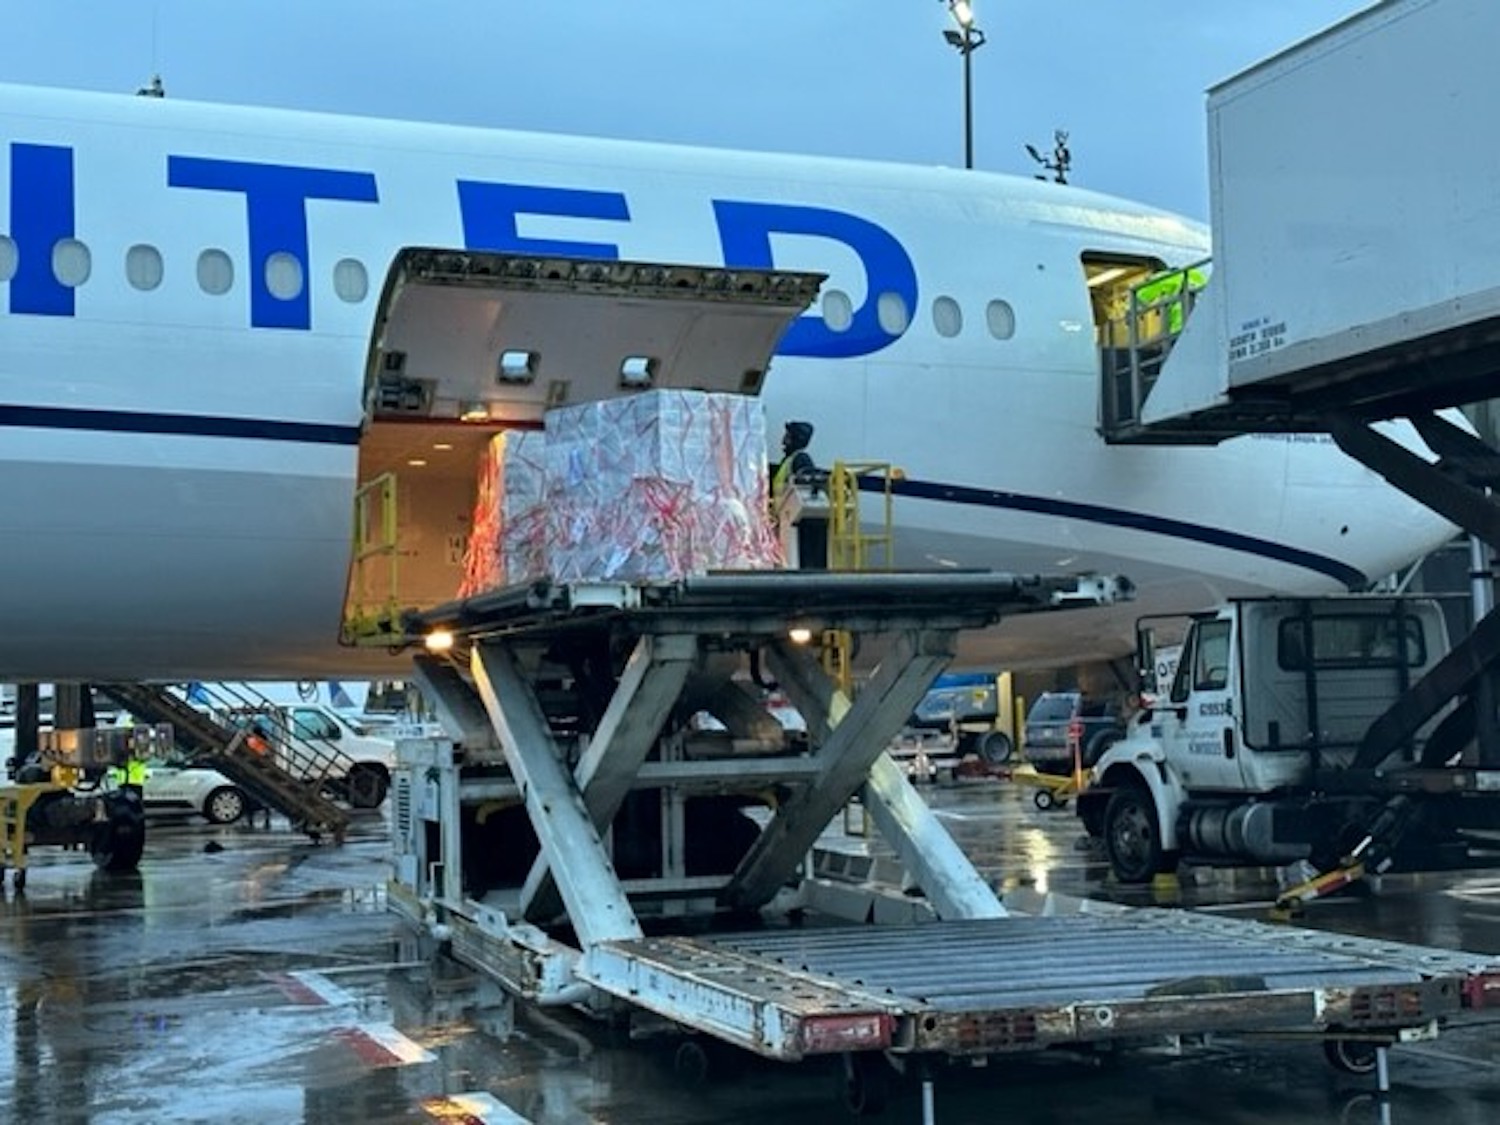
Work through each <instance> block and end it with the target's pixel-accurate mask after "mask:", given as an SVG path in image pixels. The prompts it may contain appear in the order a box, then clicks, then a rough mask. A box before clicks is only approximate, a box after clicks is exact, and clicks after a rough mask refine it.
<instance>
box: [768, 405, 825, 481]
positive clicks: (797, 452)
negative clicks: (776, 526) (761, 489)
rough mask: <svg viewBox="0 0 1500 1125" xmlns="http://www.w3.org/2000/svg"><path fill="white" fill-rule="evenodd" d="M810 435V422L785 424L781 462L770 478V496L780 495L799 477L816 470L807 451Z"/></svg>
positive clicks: (811, 434) (811, 433)
mask: <svg viewBox="0 0 1500 1125" xmlns="http://www.w3.org/2000/svg"><path fill="white" fill-rule="evenodd" d="M812 436H813V427H812V423H811V422H788V423H787V424H786V430H785V432H784V433H782V435H781V464H780V465H778V466H777V467H776V475H775V476H774V477H772V478H771V495H772V497H780V496H782V495H783V494H784V493H785V492H786V490H787V488H788V487H790V486H791V485H792V483H793V482H795V481H796V480H797V479H798V478H799V477H805V476H807V475H809V474H811V473H814V472H816V471H817V465H815V464H814V463H813V459H812V454H811V453H809V452H808V451H807V446H808V444H809V443H810V442H811V441H812Z"/></svg>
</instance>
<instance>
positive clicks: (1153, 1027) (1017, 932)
mask: <svg viewBox="0 0 1500 1125" xmlns="http://www.w3.org/2000/svg"><path fill="white" fill-rule="evenodd" d="M1117 591H1118V587H1117V585H1116V584H1115V583H1114V582H1113V581H1110V580H1103V579H1088V580H1083V581H1079V580H1076V579H1046V578H1036V577H1024V578H1022V577H1016V576H1012V575H998V574H988V573H985V574H977V573H975V574H963V573H960V574H942V575H933V574H899V573H897V574H829V573H823V574H810V573H806V572H803V573H786V572H781V573H765V574H719V575H709V576H707V577H704V578H693V579H686V580H682V581H678V582H657V583H643V584H609V583H593V584H572V585H561V584H556V583H552V582H548V581H542V582H537V583H532V584H528V585H526V586H520V587H511V588H507V589H504V590H500V591H496V592H493V593H490V594H485V595H480V596H477V597H474V598H470V599H467V600H466V601H462V602H455V603H450V604H448V605H446V606H440V607H438V608H436V609H434V610H430V611H426V612H423V613H420V614H412V615H409V616H408V619H407V620H406V623H405V625H406V630H407V633H408V635H410V636H414V637H415V636H420V635H422V634H424V633H428V632H432V631H444V632H447V633H450V634H451V635H452V638H453V641H454V648H453V649H452V650H451V651H450V653H449V654H448V656H446V657H444V658H438V657H434V656H423V657H418V658H417V664H418V669H419V678H420V679H421V680H422V682H423V684H424V688H425V690H426V692H427V694H428V696H429V697H430V698H432V699H434V700H435V701H436V703H437V707H438V710H439V713H440V714H441V715H442V717H443V718H444V722H445V725H446V726H447V728H448V729H449V730H450V731H452V732H455V733H457V732H462V737H461V738H458V739H456V740H450V739H424V740H412V741H408V742H405V743H403V744H402V745H401V746H400V748H399V756H400V758H401V761H402V767H401V768H400V769H399V770H398V775H397V778H396V784H395V787H394V790H393V797H394V805H393V807H394V818H395V831H394V835H395V837H396V844H395V848H396V857H395V877H394V879H393V881H392V884H391V887H390V901H391V903H392V904H393V906H394V907H395V909H397V910H398V911H400V912H402V913H403V914H405V915H406V916H408V917H409V918H410V919H411V920H413V921H414V922H416V923H418V924H419V925H420V926H421V927H423V929H424V930H425V932H427V933H428V934H430V935H432V936H433V937H435V938H437V939H438V940H439V941H441V942H443V943H445V944H446V946H447V947H448V949H449V950H450V951H451V952H452V953H453V954H454V955H455V956H456V957H457V958H458V959H459V960H461V961H463V962H465V963H467V964H468V965H470V966H471V967H474V968H476V969H478V970H480V971H481V972H483V973H484V974H485V975H487V976H488V977H490V978H492V979H493V980H495V981H497V982H499V983H500V984H501V985H502V986H503V987H504V988H505V989H506V990H507V991H509V992H510V993H512V994H514V995H516V996H518V997H521V998H523V999H525V1000H529V1001H532V1002H535V1003H539V1004H554V1005H557V1004H563V1005H573V1006H577V1007H580V1008H582V1009H584V1010H587V1011H591V1012H593V1013H595V1014H598V1015H601V1016H606V1017H610V1018H616V1019H624V1020H626V1021H628V1022H631V1023H632V1025H633V1026H635V1027H638V1028H640V1029H641V1030H642V1031H643V1032H644V1031H645V1030H648V1029H659V1028H662V1027H663V1026H665V1027H666V1028H668V1029H671V1030H672V1031H673V1032H675V1033H677V1034H681V1035H683V1036H686V1037H687V1039H686V1040H685V1042H689V1043H692V1042H710V1041H717V1042H719V1043H723V1044H729V1045H731V1046H733V1047H738V1048H741V1049H744V1050H747V1051H750V1052H753V1053H755V1054H757V1055H760V1056H762V1057H765V1058H769V1059H776V1060H783V1061H787V1062H795V1061H799V1060H805V1059H811V1058H815V1057H817V1056H830V1055H833V1056H843V1057H844V1060H845V1076H846V1080H847V1081H846V1089H845V1093H846V1100H847V1102H848V1104H849V1105H850V1106H851V1108H854V1109H856V1110H859V1111H870V1110H873V1109H874V1108H876V1107H877V1106H878V1104H879V1103H880V1102H881V1100H882V1095H881V1090H882V1085H883V1083H884V1082H886V1081H887V1080H888V1078H889V1076H890V1074H891V1072H892V1068H891V1067H890V1066H888V1065H887V1062H888V1061H895V1062H901V1063H903V1064H904V1063H908V1062H909V1063H914V1064H915V1063H921V1062H923V1061H927V1060H936V1059H959V1060H963V1059H975V1058H982V1057H987V1056H991V1055H1002V1054H1009V1053H1016V1052H1026V1051H1035V1050H1042V1049H1046V1048H1049V1047H1055V1046H1081V1045H1086V1044H1106V1043H1122V1042H1123V1043H1129V1042H1136V1041H1153V1040H1157V1039H1159V1038H1161V1037H1163V1036H1168V1037H1170V1036H1187V1035H1199V1034H1208V1033H1229V1032H1235V1033H1277V1034H1300V1035H1308V1036H1315V1037H1319V1038H1323V1037H1327V1038H1330V1039H1333V1040H1354V1041H1360V1042H1369V1043H1373V1044H1375V1045H1377V1046H1378V1047H1379V1048H1380V1049H1381V1051H1382V1052H1383V1049H1384V1046H1385V1045H1386V1044H1389V1043H1394V1042H1398V1041H1401V1040H1402V1039H1405V1038H1411V1037H1417V1036H1427V1035H1431V1034H1434V1033H1435V1031H1436V1029H1437V1027H1438V1023H1439V1021H1441V1020H1442V1019H1444V1018H1445V1017H1449V1016H1451V1015H1453V1014H1455V1013H1458V1012H1460V1011H1461V1010H1462V1009H1464V1008H1466V1007H1475V1006H1483V1005H1484V1004H1485V1003H1486V1002H1488V1003H1489V1004H1494V1003H1496V1002H1500V960H1496V959H1493V958H1485V957H1482V956H1478V955H1471V954H1463V953H1450V952H1445V951H1440V950H1430V949H1423V948H1418V947H1412V946H1400V945H1394V944H1392V943H1388V942H1373V941H1366V940H1361V939H1355V938H1345V937H1341V936H1336V935H1327V934H1320V933H1312V932H1307V931H1301V930H1296V929H1289V928H1284V927H1272V926H1267V925H1263V924H1258V923H1249V922H1238V921H1234V920H1227V919H1221V918H1208V917H1202V916H1194V915H1190V914H1183V913H1177V912H1167V911H1155V910H1141V911H1135V910H1123V909H1113V910H1111V909H1110V908H1108V907H1105V908H1102V909H1095V908H1094V907H1096V906H1097V904H1090V907H1091V908H1090V909H1089V910H1086V911H1081V912H1078V913H1075V914H1070V915H1058V916H1027V915H1021V914H1011V913H1008V912H1007V910H1006V909H1005V907H1004V906H1003V905H1002V904H1001V902H1000V900H999V899H998V898H997V897H996V895H995V893H994V891H993V890H992V889H991V888H990V886H989V885H988V884H987V883H986V882H985V881H984V879H983V878H982V877H981V876H980V875H979V873H978V872H977V871H976V870H975V869H974V868H973V866H972V865H971V864H970V863H969V861H968V860H967V858H966V857H965V856H964V855H963V853H962V852H961V851H960V849H959V848H958V847H957V845H956V844H955V843H954V841H953V839H952V838H951V837H950V836H949V835H948V833H947V831H946V830H945V829H944V828H943V826H942V824H941V822H940V821H939V820H938V819H937V818H936V817H935V816H934V815H933V814H932V813H931V811H930V810H929V809H928V808H927V807H926V805H925V803H924V802H923V801H922V799H921V798H920V796H919V795H918V794H917V792H916V790H915V789H914V788H913V787H912V786H911V784H910V783H909V782H908V781H907V779H906V778H905V776H904V775H903V773H902V771H901V769H900V767H898V766H896V765H895V764H894V763H892V762H891V761H890V759H889V757H888V756H887V755H885V753H884V748H885V747H886V746H887V745H888V744H889V742H890V740H891V738H892V737H893V735H894V734H895V732H897V731H898V730H899V729H900V727H901V725H902V724H903V723H904V722H905V721H906V719H907V717H908V716H909V715H910V713H911V709H912V707H913V706H914V705H915V703H916V701H917V700H919V699H920V698H921V697H922V695H923V693H925V692H926V690H927V689H928V686H929V685H930V683H931V681H932V679H933V678H935V677H936V676H937V675H938V674H939V672H940V671H941V670H942V668H943V666H944V665H945V664H946V663H947V661H948V659H949V658H950V655H951V653H952V651H953V641H954V637H955V636H956V634H957V632H958V631H959V630H961V629H965V628H978V627H983V626H987V625H991V624H994V623H995V622H997V621H998V620H999V619H1000V618H1002V617H1003V616H1005V615H1006V614H1007V613H1013V612H1037V611H1041V610H1046V609H1056V608H1060V607H1064V606H1069V605H1083V604H1093V603H1096V602H1099V601H1103V600H1108V599H1110V598H1111V597H1114V596H1116V594H1117ZM793 626H805V627H808V628H810V629H812V630H813V631H814V633H816V632H817V631H819V630H822V629H835V628H838V629H848V630H850V631H851V632H853V633H854V634H855V635H856V636H857V637H858V638H859V640H860V645H861V650H860V651H861V655H862V659H864V660H865V661H866V662H867V663H869V662H871V661H873V667H872V668H870V670H869V672H868V676H867V677H866V678H865V679H864V685H863V687H862V689H861V690H860V691H859V692H858V693H857V694H856V695H855V697H854V698H853V699H852V700H850V699H847V698H845V697H844V696H843V695H842V694H841V693H840V692H838V691H837V690H836V689H835V687H834V686H833V684H832V681H831V679H830V677H829V676H828V675H827V674H826V673H825V672H824V671H823V669H822V668H821V666H820V664H819V662H818V659H817V656H816V654H815V653H813V652H811V651H809V650H808V649H806V648H804V647H802V646H798V645H796V644H794V643H792V642H791V641H790V640H789V639H787V638H788V632H789V630H790V628H791V627H793ZM747 666H749V667H751V668H752V670H753V672H754V674H756V675H758V676H760V678H761V679H762V680H764V678H765V676H766V674H767V673H769V675H771V676H774V677H775V680H776V682H777V688H778V690H779V691H780V692H782V693H784V694H785V695H786V696H788V697H789V698H790V699H791V700H792V702H793V703H794V704H795V705H796V706H797V708H798V710H799V711H800V712H801V713H802V715H803V718H804V719H805V720H806V727H807V734H806V738H805V741H804V740H802V739H801V738H799V737H796V736H793V735H791V734H789V733H788V732H786V731H783V730H782V729H781V727H780V725H779V724H776V723H775V721H774V720H773V719H771V718H770V717H769V716H768V715H767V714H766V713H765V712H764V711H763V710H762V709H761V708H760V707H759V706H758V703H757V701H756V699H755V698H754V696H753V693H752V692H751V691H750V690H749V688H748V687H747V684H748V682H749V681H747V680H746V679H745V673H746V668H747ZM699 711H707V712H709V713H711V714H712V715H713V717H714V718H715V719H717V720H719V723H720V724H721V725H722V726H723V727H724V730H722V731H716V732H713V734H712V737H710V736H709V733H708V732H699V731H694V729H693V727H692V725H691V723H690V721H689V716H691V715H692V714H694V713H696V712H699ZM856 793H857V794H859V795H860V796H861V798H862V800H863V803H864V805H865V807H866V808H867V809H868V810H869V812H870V815H871V818H872V821H873V822H874V824H875V825H876V826H877V827H878V828H879V829H880V831H881V832H882V834H883V835H884V837H885V838H886V840H887V841H888V842H889V843H890V845H891V846H892V848H893V850H894V851H895V853H896V855H897V857H898V858H899V860H900V862H901V864H902V865H903V867H904V868H905V870H906V872H907V875H908V879H909V881H910V883H912V884H914V885H915V886H916V887H919V888H920V897H919V898H917V899H915V900H911V896H896V899H897V901H896V902H895V903H894V907H893V905H892V903H890V902H885V903H882V902H880V901H877V898H878V896H876V897H872V898H871V899H870V900H868V901H865V900H858V905H857V908H856V909H854V910H852V911H849V912H847V913H848V915H849V917H852V918H854V919H857V920H858V922H864V921H866V920H875V921H878V920H880V919H881V918H883V917H899V918H903V919H905V920H906V924H896V925H872V924H849V922H848V920H847V919H846V920H845V921H842V922H839V921H831V920H829V919H827V918H825V917H824V916H822V915H818V914H815V913H814V912H813V911H812V910H811V909H810V908H811V907H813V906H817V907H820V908H823V907H826V905H827V904H828V903H829V902H830V901H833V900H834V899H835V898H837V897H838V896H829V895H820V894H819V893H817V888H816V886H815V884H816V883H817V880H816V879H815V878H813V877H812V876H811V874H810V873H809V872H808V870H807V866H806V859H807V856H808V853H809V851H810V849H812V848H813V846H814V844H815V842H816V840H817V837H818V835H819V833H820V832H821V831H822V830H823V829H824V828H825V826H826V825H827V824H828V823H829V822H830V820H832V819H833V818H834V817H835V816H836V815H837V814H838V812H839V811H840V810H841V809H842V808H843V806H844V804H845V803H846V802H847V801H848V800H849V799H850V798H851V797H852V796H854V795H855V794H856ZM756 797H758V798H759V799H760V801H761V802H762V804H763V806H764V807H763V808H762V809H761V810H759V811H758V816H757V818H755V819H750V818H746V817H744V816H743V815H742V814H741V813H740V812H739V804H738V802H746V801H750V800H751V799H752V798H756ZM695 802H706V804H699V805H697V806H696V810H697V811H695ZM705 810H706V812H705ZM746 825H749V826H750V827H749V830H748V831H746V830H745V826H746ZM730 845H733V846H730ZM901 899H907V900H910V901H907V902H905V903H903V902H902V901H900V900H901ZM844 900H845V901H850V896H848V895H845V896H844ZM913 918H927V919H930V920H929V921H923V922H921V923H920V924H913V923H912V921H911V920H912V919H913ZM725 930H732V931H733V932H729V933H725V932H720V931H725ZM960 950H961V951H962V955H961V956H960V955H959V952H958V951H960ZM1382 1057H1383V1055H1382Z"/></svg>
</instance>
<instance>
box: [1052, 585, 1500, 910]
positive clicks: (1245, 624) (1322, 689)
mask: <svg viewBox="0 0 1500 1125" xmlns="http://www.w3.org/2000/svg"><path fill="white" fill-rule="evenodd" d="M1481 631H1483V629H1482V630H1481ZM1155 632H1156V627H1155V626H1149V627H1148V626H1146V625H1145V624H1143V627H1142V629H1141V631H1140V638H1141V643H1140V646H1139V650H1140V651H1139V653H1138V656H1139V658H1140V659H1139V667H1140V668H1142V669H1143V670H1147V671H1146V672H1144V673H1143V674H1145V676H1146V679H1147V683H1146V685H1145V686H1146V688H1147V694H1146V696H1145V698H1149V699H1151V700H1152V702H1151V704H1150V706H1149V707H1147V709H1145V710H1144V711H1142V712H1141V714H1139V715H1138V716H1137V717H1136V718H1135V719H1134V720H1133V721H1132V722H1131V723H1130V725H1129V729H1128V733H1127V735H1126V737H1125V738H1124V739H1123V740H1122V741H1120V742H1119V743H1117V744H1116V745H1115V746H1113V747H1111V748H1110V749H1109V750H1108V751H1107V752H1106V753H1105V754H1104V755H1103V756H1102V757H1101V758H1100V760H1099V762H1098V764H1097V765H1096V767H1095V769H1094V773H1093V785H1092V786H1091V787H1090V788H1089V789H1087V790H1086V791H1085V792H1084V793H1083V794H1082V795H1081V797H1080V799H1079V802H1078V815H1079V816H1080V817H1081V818H1082V819H1083V822H1084V825H1085V827H1086V829H1087V830H1088V832H1089V833H1090V835H1092V836H1094V837H1096V838H1100V839H1102V842H1103V845H1104V850H1105V853H1106V855H1107V856H1108V859H1109V863H1110V867H1111V868H1112V870H1113V872H1114V875H1115V877H1116V878H1117V879H1118V880H1119V881H1121V882H1124V883H1140V882H1147V881H1149V880H1151V879H1152V878H1153V877H1154V876H1156V875H1157V874H1160V873H1164V872H1167V871H1170V870H1172V869H1174V868H1175V866H1176V864H1177V862H1178V860H1179V859H1184V860H1191V861H1192V862H1195V863H1205V864H1216V865H1251V864H1253V865H1267V864H1278V865H1279V864H1288V863H1292V862H1295V861H1298V860H1306V861H1310V862H1311V863H1312V864H1313V865H1314V866H1315V867H1317V868H1318V870H1320V871H1328V870H1331V869H1334V868H1336V867H1338V865H1339V864H1341V863H1344V862H1346V861H1347V860H1348V858H1349V857H1350V856H1351V855H1355V856H1363V857H1365V859H1366V861H1367V862H1366V863H1365V869H1366V870H1374V869H1384V868H1385V867H1387V866H1390V865H1392V864H1396V865H1401V866H1406V867H1418V866H1420V867H1433V866H1442V865H1449V864H1459V863H1463V862H1465V861H1466V860H1467V859H1468V857H1469V845H1470V844H1471V843H1473V842H1475V841H1476V839H1477V837H1476V836H1475V835H1474V834H1475V833H1483V832H1493V831H1494V830H1495V829H1497V828H1500V770H1495V769H1480V768H1476V767H1475V766H1474V762H1475V761H1476V754H1475V749H1474V742H1473V730H1474V727H1473V712H1472V708H1471V706H1470V705H1469V704H1468V703H1467V702H1466V701H1465V699H1464V697H1463V693H1464V687H1463V685H1464V684H1465V683H1466V682H1467V681H1465V679H1464V677H1463V675H1462V672H1463V669H1460V668H1456V667H1454V665H1456V664H1459V663H1464V662H1465V661H1464V660H1463V659H1462V654H1459V653H1455V654H1454V655H1455V659H1453V660H1445V657H1447V656H1448V654H1449V646H1448V638H1447V631H1446V628H1445V625H1444V620H1443V615H1442V612H1441V610H1440V608H1439V606H1438V604H1437V603H1436V602H1434V601H1432V600H1430V599H1413V598H1398V597H1385V596H1364V595H1359V596H1345V597H1327V598H1269V599H1254V600H1244V601H1235V602H1231V603H1229V604H1228V605H1226V606H1223V607H1222V608H1220V609H1218V610H1216V611H1212V612H1209V613H1207V614H1204V615H1200V616H1198V617H1196V618H1194V619H1193V620H1192V621H1191V624H1190V626H1189V628H1188V631H1187V635H1186V638H1185V640H1184V643H1183V647H1182V655H1181V659H1180V661H1179V663H1178V666H1177V671H1176V674H1175V676H1174V677H1173V679H1172V682H1171V685H1170V689H1167V688H1166V686H1165V685H1162V687H1163V690H1162V691H1161V692H1156V691H1155V687H1156V685H1154V684H1151V683H1150V682H1149V681H1150V676H1149V674H1148V673H1149V669H1151V668H1152V667H1153V666H1154V661H1153V659H1152V649H1153V643H1152V642H1153V638H1154V635H1155ZM1476 635H1477V634H1476ZM1465 651H1466V652H1467V651H1469V648H1468V646H1465ZM1435 670H1436V674H1435V675H1433V674H1432V673H1434V671H1435ZM1424 677H1425V679H1424ZM1419 680H1421V681H1422V683H1421V684H1419V683H1418V681H1419ZM1414 685H1415V690H1413V688H1414ZM1466 716H1467V717H1466Z"/></svg>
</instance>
